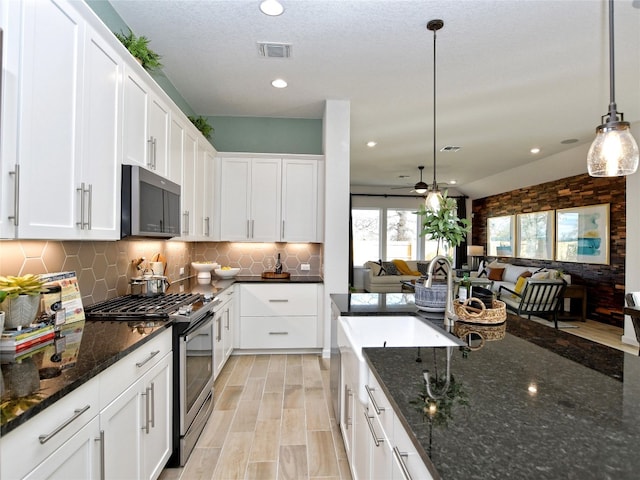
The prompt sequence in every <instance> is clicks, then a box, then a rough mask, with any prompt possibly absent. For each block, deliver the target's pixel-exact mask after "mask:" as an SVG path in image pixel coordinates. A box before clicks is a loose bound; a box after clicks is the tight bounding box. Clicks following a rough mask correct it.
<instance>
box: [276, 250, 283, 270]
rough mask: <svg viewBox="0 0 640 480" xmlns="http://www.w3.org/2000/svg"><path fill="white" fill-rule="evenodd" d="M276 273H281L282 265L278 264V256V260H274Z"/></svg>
mask: <svg viewBox="0 0 640 480" xmlns="http://www.w3.org/2000/svg"><path fill="white" fill-rule="evenodd" d="M276 273H282V263H280V254H278V259H277V260H276Z"/></svg>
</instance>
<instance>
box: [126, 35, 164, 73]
mask: <svg viewBox="0 0 640 480" xmlns="http://www.w3.org/2000/svg"><path fill="white" fill-rule="evenodd" d="M115 36H116V37H117V38H118V40H120V42H121V43H122V44H123V45H124V46H125V47H126V48H127V50H129V53H131V55H133V56H134V57H135V58H137V59H138V60H139V61H140V63H141V64H142V67H143V68H144V69H145V70H156V69H158V68H160V67H162V63H160V59H161V58H162V57H161V56H160V55H158V54H157V53H156V52H154V51H153V50H151V49H150V48H149V39H148V38H147V37H145V36H140V37H137V36H136V34H135V33H133V32H132V31H131V30H129V33H128V34H125V33H124V32H121V33H116V34H115Z"/></svg>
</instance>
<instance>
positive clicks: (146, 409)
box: [140, 387, 151, 434]
mask: <svg viewBox="0 0 640 480" xmlns="http://www.w3.org/2000/svg"><path fill="white" fill-rule="evenodd" d="M150 391H151V388H150V387H147V388H145V390H144V393H141V394H140V395H141V396H143V397H144V427H142V430H144V433H147V434H148V433H149V423H150V416H149V410H151V407H150V406H149V403H150V399H151V395H150V394H149V392H150Z"/></svg>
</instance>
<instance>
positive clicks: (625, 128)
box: [587, 0, 640, 177]
mask: <svg viewBox="0 0 640 480" xmlns="http://www.w3.org/2000/svg"><path fill="white" fill-rule="evenodd" d="M613 37H614V35H613V0H609V112H608V113H607V114H606V115H603V116H602V125H600V126H599V127H598V128H596V138H595V140H594V141H593V143H592V144H591V148H590V149H589V153H588V155H587V168H588V169H589V175H591V176H592V177H620V176H623V175H631V174H632V173H635V171H636V170H637V169H638V158H639V157H640V154H639V153H638V144H637V143H636V141H635V139H634V138H633V135H631V130H630V126H629V122H625V121H624V114H623V113H622V112H618V111H617V106H616V100H615V74H614V58H613V57H614V54H613V52H614V48H613ZM605 117H606V121H605Z"/></svg>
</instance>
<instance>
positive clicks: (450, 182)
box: [449, 180, 458, 185]
mask: <svg viewBox="0 0 640 480" xmlns="http://www.w3.org/2000/svg"><path fill="white" fill-rule="evenodd" d="M456 183H458V182H457V181H455V180H449V185H455V184H456Z"/></svg>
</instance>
